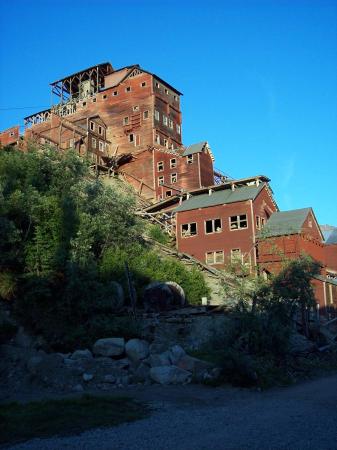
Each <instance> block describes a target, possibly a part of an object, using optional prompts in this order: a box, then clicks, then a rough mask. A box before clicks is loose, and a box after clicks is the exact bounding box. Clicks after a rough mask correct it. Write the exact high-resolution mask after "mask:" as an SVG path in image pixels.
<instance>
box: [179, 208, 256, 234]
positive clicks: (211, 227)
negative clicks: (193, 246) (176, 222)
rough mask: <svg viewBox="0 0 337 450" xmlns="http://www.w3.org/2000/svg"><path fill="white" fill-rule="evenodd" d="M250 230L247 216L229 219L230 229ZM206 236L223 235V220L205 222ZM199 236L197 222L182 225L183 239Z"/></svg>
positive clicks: (242, 215)
mask: <svg viewBox="0 0 337 450" xmlns="http://www.w3.org/2000/svg"><path fill="white" fill-rule="evenodd" d="M246 228H248V221H247V215H246V214H241V215H238V216H230V217H229V229H230V230H231V231H234V230H243V229H246ZM204 231H205V234H212V233H221V232H222V220H221V219H219V218H217V219H210V220H205V221H204ZM197 234H198V227H197V223H196V222H192V223H184V224H182V225H181V237H189V236H196V235H197Z"/></svg>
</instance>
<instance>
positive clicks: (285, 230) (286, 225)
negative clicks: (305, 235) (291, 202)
mask: <svg viewBox="0 0 337 450" xmlns="http://www.w3.org/2000/svg"><path fill="white" fill-rule="evenodd" d="M310 212H312V209H311V208H302V209H293V210H291V211H277V212H274V213H273V214H272V215H271V216H270V219H269V220H268V222H267V223H266V225H265V227H264V228H263V231H262V232H261V233H260V237H262V238H264V237H276V236H283V235H285V234H300V233H301V231H302V226H303V224H304V221H305V219H306V218H307V217H308V214H309V213H310Z"/></svg>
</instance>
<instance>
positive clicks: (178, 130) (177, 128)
mask: <svg viewBox="0 0 337 450" xmlns="http://www.w3.org/2000/svg"><path fill="white" fill-rule="evenodd" d="M176 130H177V133H178V134H180V125H179V124H176Z"/></svg>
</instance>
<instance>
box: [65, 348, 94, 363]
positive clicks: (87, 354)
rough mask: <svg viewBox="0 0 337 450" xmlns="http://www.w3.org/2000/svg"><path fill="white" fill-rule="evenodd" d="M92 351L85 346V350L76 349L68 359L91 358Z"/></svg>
mask: <svg viewBox="0 0 337 450" xmlns="http://www.w3.org/2000/svg"><path fill="white" fill-rule="evenodd" d="M92 358H93V356H92V353H91V351H90V350H88V349H87V348H86V349H85V350H76V351H74V353H73V354H72V355H71V357H70V359H75V360H76V359H92Z"/></svg>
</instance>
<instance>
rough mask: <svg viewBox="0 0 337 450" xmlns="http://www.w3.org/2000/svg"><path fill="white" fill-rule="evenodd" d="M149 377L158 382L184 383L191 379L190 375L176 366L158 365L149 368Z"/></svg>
mask: <svg viewBox="0 0 337 450" xmlns="http://www.w3.org/2000/svg"><path fill="white" fill-rule="evenodd" d="M150 377H151V378H152V380H153V381H155V382H156V383H159V384H185V383H189V382H190V381H191V378H192V375H191V373H190V372H188V371H187V370H184V369H180V368H179V367H176V366H160V367H152V368H151V369H150Z"/></svg>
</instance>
